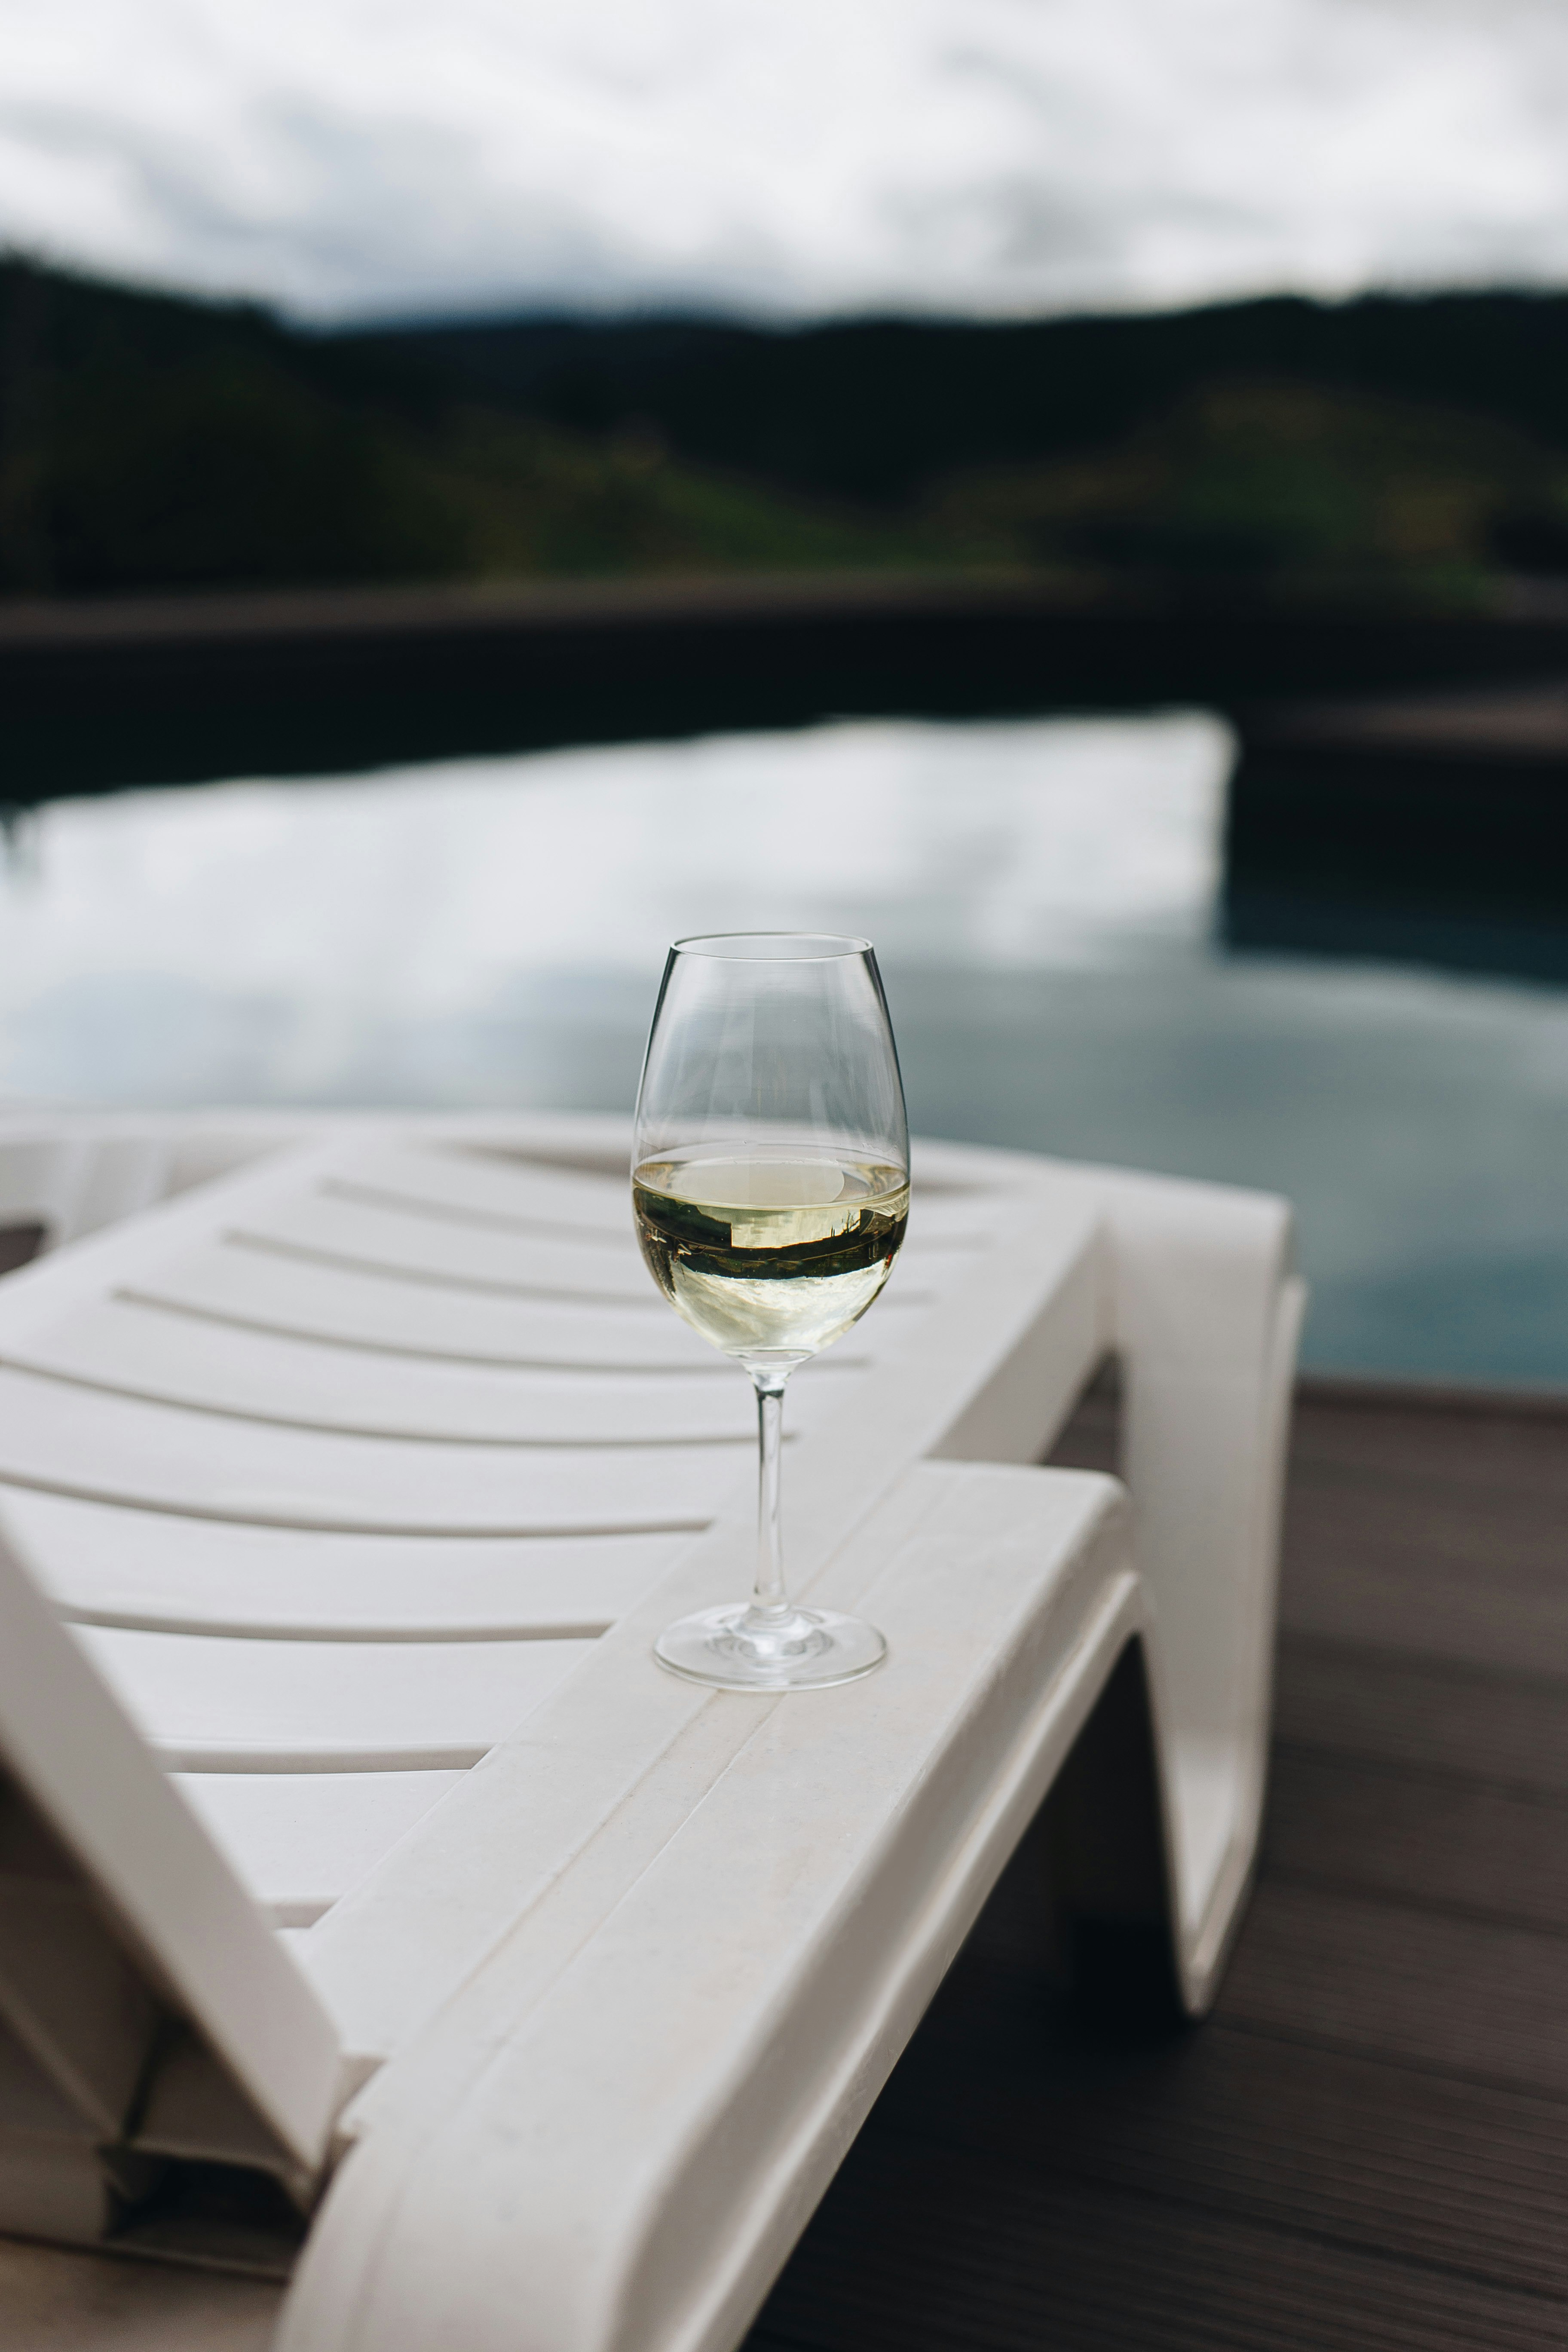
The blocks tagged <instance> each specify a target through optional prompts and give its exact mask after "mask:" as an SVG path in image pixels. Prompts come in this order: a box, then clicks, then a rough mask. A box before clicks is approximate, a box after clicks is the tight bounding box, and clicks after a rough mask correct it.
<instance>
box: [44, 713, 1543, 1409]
mask: <svg viewBox="0 0 1568 2352" xmlns="http://www.w3.org/2000/svg"><path fill="white" fill-rule="evenodd" d="M1233 749H1234V747H1233V744H1232V740H1231V738H1230V736H1229V734H1228V731H1227V730H1226V728H1225V727H1224V726H1223V725H1222V724H1221V723H1220V722H1219V721H1218V720H1216V719H1213V718H1211V717H1209V716H1207V715H1206V714H1204V713H1202V712H1175V713H1171V714H1168V715H1164V716H1160V717H1154V718H1149V719H1052V720H1042V721H1020V722H1010V723H1005V724H1002V723H997V724H992V723H984V724H976V723H965V724H962V725H933V724H928V723H924V722H921V723H916V722H900V723H890V722H878V723H869V722H856V723H853V724H843V725H838V726H827V727H819V728H813V729H809V730H803V731H800V732H796V733H790V734H775V735H751V736H732V737H721V738H711V739H708V740H700V741H696V742H689V743H674V744H670V743H665V744H648V745H637V746H632V747H629V748H625V747H623V748H616V749H613V750H596V749H594V750H580V751H559V752H551V753H535V754H528V755H522V756H518V757H515V758H504V759H489V760H473V761H458V762H451V763H446V764H439V765H433V766H426V767H421V768H417V769H405V770H396V771H385V772H381V773H378V774H375V775H372V776H365V777H357V778H353V779H344V778H330V779H319V780H311V781H309V782H286V783H280V782H268V781H266V780H255V781H237V782H226V783H221V784H213V785H207V786H202V787H199V788H195V789H185V790H180V791H171V792H166V793H157V792H137V793H126V794H123V795H121V796H119V797H117V798H111V799H107V800H95V801H79V802H70V801H67V802H58V803H53V804H51V805H49V806H47V807H46V808H44V809H43V810H42V811H40V812H39V813H38V815H37V819H36V820H35V821H34V823H33V824H32V826H31V828H30V830H29V833H28V835H26V837H25V838H24V839H23V841H22V842H21V844H20V845H19V846H18V849H17V851H16V855H15V856H13V859H12V862H11V865H10V867H9V869H8V871H7V872H6V874H5V878H4V883H3V886H0V905H3V913H4V921H3V924H0V1093H3V1097H4V1098H5V1099H6V1100H8V1101H11V1102H16V1101H19V1100H31V1101H37V1100H47V1101H55V1102H73V1103H74V1102H83V1101H95V1102H103V1103H113V1104H117V1105H128V1104H142V1105H153V1104H156V1105H160V1106H179V1105H184V1104H197V1103H214V1102H225V1103H282V1102H300V1103H310V1104H315V1105H331V1104H345V1103H383V1104H396V1105H410V1106H412V1105H447V1106H451V1105H463V1104H532V1105H548V1104H557V1105H562V1106H571V1107H583V1108H606V1109H611V1108H628V1107H629V1104H630V1100H631V1097H632V1094H633V1092H634V1091H635V1087H636V1084H637V1067H638V1062H639V1058H640V1055H641V1050H642V1045H643V1039H644V1036H645V1034H646V1027H647V1018H648V1015H649V1013H650V1011H651V1008H652V1001H653V992H654V989H655V986H656V983H657V981H658V973H659V970H660V967H661V964H662V961H663V953H664V949H665V947H666V945H667V943H668V940H670V939H671V938H673V937H675V936H677V935H678V934H679V933H680V932H682V931H693V930H702V929H721V928H730V929H745V928H752V927H774V926H784V927H790V928H797V927H798V928H811V929H844V930H856V931H865V932H867V933H868V934H869V935H870V937H872V938H873V939H874V940H876V941H877V943H878V947H879V951H880V954H881V957H882V961H883V966H884V970H885V971H886V975H887V981H888V992H889V1001H890V1003H891V1006H892V1011H893V1017H894V1023H895V1025H896V1028H897V1031H898V1034H899V1040H900V1047H901V1049H902V1054H903V1059H904V1067H905V1076H906V1081H907V1086H908V1092H909V1099H910V1120H911V1124H912V1125H913V1126H914V1127H915V1128H916V1129H917V1130H920V1131H923V1132H925V1133H927V1134H931V1135H948V1136H956V1137H961V1138H964V1139H973V1140H977V1141H984V1142H991V1143H1001V1144H1010V1145H1016V1146H1018V1147H1021V1148H1024V1149H1028V1150H1044V1151H1053V1152H1059V1153H1062V1154H1065V1155H1067V1156H1068V1157H1072V1158H1085V1159H1098V1160H1118V1161H1122V1162H1126V1163H1129V1164H1134V1165H1142V1166H1145V1167H1150V1168H1157V1169H1162V1170H1167V1171H1174V1172H1178V1173H1183V1174H1191V1175H1202V1176H1214V1177H1221V1178H1230V1179H1234V1180H1236V1181H1241V1182H1246V1183H1256V1184H1263V1185H1268V1186H1270V1187H1274V1188H1277V1189H1279V1190H1280V1191H1283V1192H1289V1194H1290V1195H1291V1196H1292V1198H1293V1199H1294V1200H1295V1201H1296V1202H1297V1203H1298V1206H1299V1208H1300V1221H1301V1255H1302V1257H1303V1260H1304V1263H1305V1265H1306V1269H1307V1272H1308V1274H1309V1276H1310V1279H1311V1281H1312V1285H1313V1290H1314V1303H1313V1308H1312V1314H1311V1318H1310V1325H1309V1328H1308V1335H1307V1344H1306V1354H1307V1358H1308V1360H1309V1361H1310V1362H1311V1363H1313V1364H1315V1365H1318V1366H1320V1367H1324V1368H1338V1369H1345V1370H1367V1371H1377V1372H1385V1373H1391V1374H1414V1375H1418V1376H1423V1377H1430V1378H1435V1379H1448V1380H1458V1381H1468V1380H1498V1381H1544V1382H1550V1383H1557V1384H1568V1194H1565V1188H1564V1181H1563V1171H1564V1168H1565V1167H1568V992H1563V991H1559V990H1556V989H1553V988H1550V987H1544V986H1531V985H1527V984H1523V983H1515V982H1501V981H1500V982H1487V981H1479V980H1475V979H1459V978H1452V977H1447V976H1445V975H1443V974H1440V973H1438V972H1435V971H1420V970H1415V969H1400V968H1398V967H1395V966H1392V965H1391V966H1378V965H1373V964H1363V965H1355V964H1330V963H1326V962H1317V961H1311V960H1309V959H1305V958H1287V957H1265V956H1247V957H1233V956H1228V955H1226V953H1225V952H1224V951H1223V950H1221V949H1220V948H1219V947H1217V946H1216V944H1215V899H1216V892H1217V887H1218V881H1219V854H1220V848H1219V845H1220V835H1221V824H1222V818H1223V804H1224V793H1225V783H1226V775H1227V772H1228V769H1229V766H1230V762H1231V759H1232V757H1233Z"/></svg>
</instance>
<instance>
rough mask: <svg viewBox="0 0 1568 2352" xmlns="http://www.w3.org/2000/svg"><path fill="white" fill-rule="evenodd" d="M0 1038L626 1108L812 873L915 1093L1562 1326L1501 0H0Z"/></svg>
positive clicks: (1517, 93)
mask: <svg viewBox="0 0 1568 2352" xmlns="http://www.w3.org/2000/svg"><path fill="white" fill-rule="evenodd" d="M0 58H3V61H4V69H3V71H0V761H3V772H0V817H3V820H4V827H5V862H4V868H3V871H0V1108H20V1107H23V1106H37V1105H39V1104H50V1103H58V1104H65V1103H71V1104H75V1103H87V1102H92V1103H109V1104H113V1105H116V1106H140V1105H145V1106H159V1107H173V1106H180V1105H184V1104H191V1105H196V1104H212V1103H229V1104H241V1103H284V1102H291V1103H309V1104H313V1105H323V1106H325V1105H335V1104H393V1105H442V1106H454V1105H463V1104H506V1105H528V1104H537V1105H562V1106H567V1105H570V1106H577V1107H591V1108H605V1109H620V1108H628V1107H629V1103H630V1099H631V1097H632V1094H633V1092H634V1091H635V1087H636V1080H637V1065H638V1058H639V1055H640V1050H641V1045H642V1040H643V1036H644V1034H645V1030H646V1023H647V1016H648V1013H649V1011H650V1009H651V1002H652V995H653V991H654V988H655V986H656V984H657V980H658V971H659V968H660V964H661V961H662V955H663V950H664V948H665V946H666V944H667V943H668V940H669V939H670V938H671V937H673V936H675V935H677V934H678V933H679V932H680V931H682V930H694V929H713V928H723V927H730V928H746V927H752V926H775V925H776V926H788V927H796V926H799V927H812V928H834V929H853V930H857V931H866V932H868V933H869V934H870V935H871V936H872V937H873V938H874V939H875V940H877V941H878V943H879V949H880V950H881V951H882V954H883V960H884V964H885V969H886V971H887V976H888V982H889V998H890V1001H891V1004H892V1009H893V1013H894V1019H895V1024H896V1026H897V1029H898V1032H899V1035H900V1044H901V1046H902V1049H903V1052H904V1057H905V1064H906V1076H907V1080H908V1087H909V1095H910V1117H911V1122H912V1124H913V1125H914V1126H915V1128H916V1129H918V1130H920V1131H922V1132H924V1133H927V1134H934V1135H946V1136H954V1137H959V1138H963V1139H973V1140H979V1141H986V1142H993V1143H1001V1144H1007V1145H1014V1146H1018V1147H1021V1148H1025V1149H1028V1150H1042V1151H1050V1152H1056V1153H1060V1154H1063V1155H1066V1156H1068V1157H1075V1158H1091V1159H1106V1160H1121V1161H1126V1162H1131V1163H1134V1164H1141V1165H1144V1166H1147V1167H1151V1168H1155V1169H1161V1170H1168V1171H1176V1172H1181V1173H1187V1174H1195V1175H1204V1176H1212V1177H1216V1178H1224V1179H1231V1180H1237V1181H1245V1182H1256V1183H1262V1184H1267V1185H1269V1186H1273V1187H1278V1188H1279V1189H1281V1190H1283V1191H1285V1192H1289V1193H1290V1194H1291V1195H1292V1196H1293V1197H1294V1198H1295V1200H1296V1201H1297V1202H1298V1203H1299V1205H1300V1212H1301V1223H1302V1253H1303V1256H1304V1259H1305V1262H1306V1267H1307V1271H1308V1273H1309V1276H1310V1278H1311V1280H1312V1282H1313V1285H1314V1289H1315V1304H1314V1308H1313V1313H1312V1318H1311V1322H1310V1328H1309V1332H1308V1339H1307V1348H1306V1354H1307V1358H1308V1360H1309V1361H1310V1362H1311V1363H1313V1364H1316V1365H1317V1366H1319V1367H1321V1368H1331V1369H1335V1370H1349V1371H1359V1372H1368V1373H1377V1374H1383V1375H1397V1376H1406V1377H1415V1378H1420V1379H1427V1380H1434V1381H1450V1382H1459V1383H1464V1382H1470V1381H1499V1382H1504V1383H1515V1384H1529V1383H1544V1384H1547V1385H1550V1386H1556V1387H1563V1386H1568V1197H1565V1194H1564V1184H1563V1170H1564V1166H1565V1152H1564V1145H1565V1144H1568V868H1565V864H1564V859H1565V855H1568V292H1565V291H1564V290H1563V289H1565V288H1568V16H1564V14H1563V11H1562V10H1561V8H1560V7H1559V6H1557V5H1555V0H1424V5H1420V6H1415V5H1410V4H1409V0H1178V5H1169V0H898V5H892V0H855V5H850V6H848V7H846V6H844V5H842V0H838V5H834V6H833V7H831V8H830V7H828V6H827V5H825V0H797V5H795V7H794V8H792V9H791V10H789V11H787V12H785V11H780V10H777V9H774V8H763V6H762V5H752V0H726V5H718V0H637V5H633V0H581V5H578V6H577V7H575V8H574V9H573V10H572V11H570V12H565V13H564V14H563V12H561V11H559V10H555V9H546V8H545V7H543V6H542V5H534V0H445V5H443V7H442V8H441V9H440V10H439V11H437V10H436V9H434V8H431V7H429V6H428V5H425V6H416V5H411V0H310V5H308V6H307V5H304V0H270V4H269V5H268V7H267V8H266V9H265V10H263V9H261V8H259V7H256V6H252V5H247V0H239V4H238V5H237V0H222V5H220V0H130V5H127V0H53V5H52V6H51V8H50V9H49V10H48V11H47V12H40V11H38V10H37V9H35V8H33V7H30V6H27V5H24V0H0Z"/></svg>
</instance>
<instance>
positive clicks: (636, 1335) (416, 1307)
mask: <svg viewBox="0 0 1568 2352" xmlns="http://www.w3.org/2000/svg"><path fill="white" fill-rule="evenodd" d="M123 1295H124V1296H125V1297H132V1298H145V1299H150V1300H152V1301H153V1303H154V1304H155V1305H164V1306H172V1307H185V1308H187V1309H188V1310H190V1311H193V1312H195V1313H197V1314H205V1315H216V1316H220V1317H223V1318H225V1319H226V1320H229V1321H232V1322H238V1323H244V1324H249V1325H252V1326H254V1327H255V1328H258V1329H260V1330H264V1331H282V1332H287V1333H289V1334H292V1335H294V1336H297V1337H301V1338H305V1339H324V1340H329V1341H332V1342H334V1343H336V1344H337V1345H340V1346H343V1345H347V1346H351V1347H355V1348H384V1349H391V1350H393V1351H394V1352H395V1353H397V1354H401V1355H410V1356H433V1357H437V1358H439V1359H443V1360H455V1361H457V1362H459V1363H477V1364H508V1365H516V1366H519V1367H521V1368H522V1369H523V1370H543V1371H566V1372H571V1371H577V1370H592V1371H610V1372H616V1371H624V1372H685V1373H690V1374H693V1375H696V1376H699V1377H701V1376H706V1377H707V1378H708V1379H710V1380H725V1381H728V1380H733V1378H734V1370H733V1368H732V1366H731V1365H729V1364H726V1363H725V1362H724V1360H723V1359H722V1358H721V1356H717V1355H715V1353H714V1351H713V1349H711V1348H710V1347H709V1346H708V1345H707V1343H706V1342H705V1341H704V1340H701V1339H699V1338H698V1336H697V1334H696V1332H695V1331H693V1330H690V1329H689V1328H688V1327H687V1326H686V1325H685V1324H684V1323H682V1322H681V1321H680V1319H679V1317H678V1316H675V1315H672V1314H671V1313H670V1312H669V1311H668V1308H667V1309H666V1310H665V1312H664V1313H663V1314H662V1315H645V1314H643V1313H642V1312H641V1310H640V1309H627V1310H626V1312H625V1313H622V1312H620V1311H618V1310H617V1309H616V1308H614V1307H578V1308H576V1309H573V1308H571V1307H560V1306H555V1307H551V1306H541V1305H536V1304H532V1303H530V1302H524V1301H521V1300H517V1299H506V1298H486V1297H481V1296H479V1294H478V1293H477V1292H465V1291H459V1290H444V1289H437V1288H435V1287H434V1286H430V1287H426V1286H423V1285H420V1284H416V1283H400V1282H388V1281H386V1280H384V1279H383V1278H380V1277H378V1276H375V1275H374V1274H363V1273H351V1272H349V1271H347V1270H346V1269H344V1268H342V1267H333V1266H325V1265H311V1264H310V1263H308V1262H306V1261H304V1260H300V1259H290V1258H287V1257H281V1256H277V1255H272V1254H270V1253H268V1252H264V1251H260V1250H245V1249H233V1248H226V1247H224V1245H223V1244H221V1243H217V1242H214V1243H211V1244H208V1245H207V1246H206V1247H205V1248H203V1249H198V1250H192V1251H189V1252H188V1253H186V1254H184V1255H182V1256H181V1257H179V1258H178V1259H176V1260H174V1262H172V1263H171V1264H170V1265H161V1266H158V1267H156V1268H155V1269H153V1270H151V1271H150V1272H148V1273H146V1274H142V1275H139V1276H137V1278H136V1279H135V1280H134V1281H132V1282H130V1283H128V1284H127V1285H126V1286H125V1291H124V1294H123ZM862 1352H863V1351H861V1350H857V1353H862Z"/></svg>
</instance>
